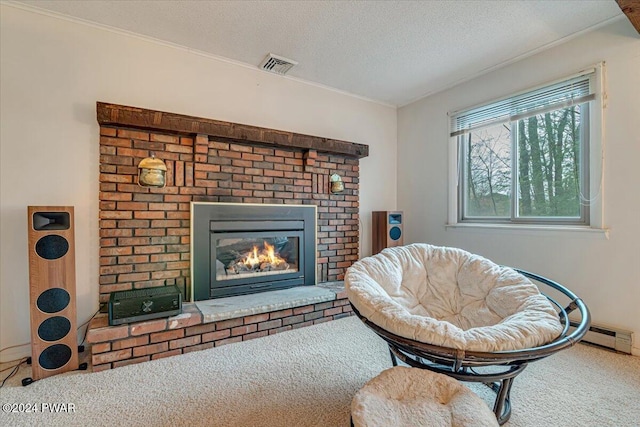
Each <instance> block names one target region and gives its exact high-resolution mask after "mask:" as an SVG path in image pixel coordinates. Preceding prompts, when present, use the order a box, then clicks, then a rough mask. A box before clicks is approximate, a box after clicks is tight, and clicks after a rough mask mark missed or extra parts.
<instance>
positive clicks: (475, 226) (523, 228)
mask: <svg viewBox="0 0 640 427" xmlns="http://www.w3.org/2000/svg"><path fill="white" fill-rule="evenodd" d="M444 227H445V229H447V230H448V229H466V230H479V231H480V230H503V231H509V232H514V231H515V232H524V233H525V234H531V235H536V234H540V233H542V234H553V233H565V232H567V233H584V234H589V235H594V236H602V237H604V238H605V239H607V240H608V239H609V229H608V228H592V227H584V226H576V225H574V226H571V225H532V224H485V223H455V224H445V226H444Z"/></svg>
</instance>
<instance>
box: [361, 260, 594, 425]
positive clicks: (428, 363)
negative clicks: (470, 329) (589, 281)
mask: <svg viewBox="0 0 640 427" xmlns="http://www.w3.org/2000/svg"><path fill="white" fill-rule="evenodd" d="M515 270H516V271H517V272H519V273H520V274H522V275H524V276H525V277H527V278H529V279H532V280H534V281H536V282H539V283H542V284H544V285H547V286H549V287H551V288H553V289H555V290H556V291H558V292H560V293H561V294H563V295H564V296H566V297H567V298H569V300H570V302H569V304H568V305H567V306H566V307H563V306H562V305H561V304H559V303H558V302H557V301H556V300H554V299H553V298H551V297H549V296H548V295H546V294H545V296H546V297H547V299H549V301H550V302H551V303H552V304H553V305H554V306H556V307H557V311H558V316H559V318H560V322H561V323H562V324H563V325H564V328H563V331H562V333H561V334H560V335H559V336H558V337H557V338H556V339H555V340H553V341H552V342H550V343H547V344H545V345H542V346H539V347H534V348H526V349H521V350H511V351H498V352H478V351H466V350H459V349H454V348H448V347H441V346H436V345H432V344H426V343H423V342H419V341H415V340H411V339H408V338H404V337H401V336H398V335H395V334H393V333H391V332H389V331H387V330H385V329H382V328H381V327H379V326H378V325H376V324H375V323H373V322H371V321H370V320H369V319H367V318H365V317H364V316H362V315H361V314H360V312H358V310H357V309H356V308H355V307H353V305H352V307H353V311H354V312H355V314H356V315H357V316H358V317H359V318H360V320H362V321H363V322H364V324H365V325H367V326H368V327H369V328H371V329H372V330H373V331H374V332H375V333H376V334H378V335H379V336H380V337H381V338H383V339H384V340H385V341H386V342H387V343H388V344H389V352H390V354H391V361H392V363H393V366H397V365H398V360H401V361H402V362H404V363H405V364H407V365H409V366H411V367H415V368H421V369H428V370H430V371H433V372H437V373H441V374H445V375H448V376H450V377H453V378H455V379H457V380H459V381H469V382H480V383H483V384H485V385H487V386H488V387H489V388H491V389H492V390H493V391H494V392H495V393H496V399H495V402H494V406H493V412H494V414H495V415H496V419H497V420H498V423H499V424H500V425H502V424H504V423H506V422H507V421H508V420H509V417H510V416H511V398H510V393H511V387H512V386H513V381H514V379H515V377H516V376H517V375H518V374H520V373H521V372H522V371H524V369H525V368H526V367H527V364H528V363H530V362H534V361H536V360H540V359H543V358H545V357H547V356H550V355H552V354H554V353H557V352H558V351H560V350H564V349H566V348H568V347H571V346H573V345H574V344H576V343H577V342H578V341H580V340H581V339H582V337H584V335H585V334H586V333H587V331H588V330H589V325H590V323H591V315H590V314H589V309H588V308H587V306H586V305H585V304H584V303H583V302H582V300H581V299H580V298H578V297H577V296H576V295H575V294H574V293H573V292H571V291H570V290H569V289H567V288H566V287H564V286H562V285H560V284H559V283H557V282H554V281H553V280H549V279H547V278H545V277H542V276H539V275H537V274H533V273H529V272H527V271H523V270H518V269H515ZM576 309H577V310H578V311H579V312H580V321H579V322H571V321H570V320H569V317H568V315H569V313H571V312H573V311H574V310H576ZM569 326H573V327H575V329H574V330H573V331H572V332H571V333H569Z"/></svg>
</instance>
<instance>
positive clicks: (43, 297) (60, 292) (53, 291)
mask: <svg viewBox="0 0 640 427" xmlns="http://www.w3.org/2000/svg"><path fill="white" fill-rule="evenodd" d="M70 301H71V295H69V292H67V291H66V290H65V289H62V288H50V289H47V290H46V291H44V292H43V293H41V294H40V296H39V297H38V300H37V301H36V306H37V307H38V309H40V310H41V311H43V312H45V313H57V312H59V311H61V310H64V309H65V308H67V306H68V305H69V302H70Z"/></svg>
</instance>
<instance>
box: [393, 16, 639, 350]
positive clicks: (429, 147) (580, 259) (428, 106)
mask: <svg viewBox="0 0 640 427" xmlns="http://www.w3.org/2000/svg"><path fill="white" fill-rule="evenodd" d="M602 60H605V61H606V64H607V80H608V91H607V93H608V108H607V109H606V110H605V120H606V124H605V126H606V128H605V134H606V138H605V144H606V147H605V151H606V152H605V176H604V183H605V184H604V215H605V217H604V223H605V226H607V227H609V228H610V236H609V239H607V238H606V237H605V236H604V234H594V233H577V232H532V231H528V232H524V231H521V232H517V231H506V230H479V229H474V230H469V229H460V228H448V229H446V228H445V224H446V222H447V191H448V190H447V185H448V184H447V176H448V169H447V159H448V151H447V147H448V141H449V139H448V118H447V112H449V111H455V110H458V109H461V108H464V107H467V106H472V105H474V104H478V103H481V102H484V101H489V100H493V99H495V98H498V97H501V96H505V95H509V94H510V93H514V92H517V91H520V90H523V89H527V88H529V87H533V86H535V85H538V84H542V83H545V82H548V81H552V80H554V79H556V78H561V77H563V76H567V75H570V74H572V73H574V72H577V71H579V70H581V69H582V68H586V67H587V66H589V65H592V64H595V63H596V62H598V61H602ZM639 159H640V37H639V36H638V33H637V32H636V31H635V30H634V29H633V27H632V26H631V24H630V23H629V22H628V21H627V20H626V19H623V20H617V21H615V22H613V23H611V24H609V25H607V26H605V27H602V28H600V29H597V30H594V31H592V32H589V33H586V34H583V35H581V36H579V37H577V38H574V39H572V40H569V41H568V42H566V43H564V44H562V45H559V46H556V47H553V48H551V49H549V50H546V51H544V52H542V53H539V54H537V55H535V56H532V57H529V58H526V59H524V60H521V61H519V62H517V63H514V64H511V65H509V66H507V67H504V68H502V69H499V70H497V71H493V72H491V73H489V74H486V75H483V76H481V77H478V78H475V79H473V80H471V81H468V82H466V83H463V84H460V85H458V86H456V87H454V88H452V89H449V90H446V91H444V92H441V93H438V94H435V95H433V96H430V97H428V98H425V99H422V100H420V101H417V102H415V103H413V104H411V105H408V106H405V107H403V108H401V109H399V111H398V165H399V167H398V189H399V190H398V208H399V209H403V210H404V211H405V221H406V228H405V236H406V237H407V238H408V239H410V241H411V242H430V243H433V244H437V245H446V246H456V247H461V248H464V249H467V250H469V251H471V252H475V253H479V254H482V255H484V256H486V257H488V258H490V259H493V260H494V261H496V262H498V263H502V264H506V265H511V266H515V267H520V268H523V269H525V270H530V271H533V272H537V273H540V274H542V275H546V276H548V277H550V278H552V279H555V280H557V281H559V282H560V283H563V284H565V285H566V286H568V287H569V288H570V289H572V290H573V291H574V292H575V293H577V294H578V296H580V297H582V298H583V300H584V301H585V302H586V304H587V305H588V306H589V308H590V310H591V314H592V316H593V321H594V322H597V323H603V324H606V325H611V326H615V327H621V328H625V329H629V330H632V331H634V332H635V343H634V347H635V349H634V352H635V353H638V354H640V190H639V189H638V186H639V185H640V167H639V166H638V161H639Z"/></svg>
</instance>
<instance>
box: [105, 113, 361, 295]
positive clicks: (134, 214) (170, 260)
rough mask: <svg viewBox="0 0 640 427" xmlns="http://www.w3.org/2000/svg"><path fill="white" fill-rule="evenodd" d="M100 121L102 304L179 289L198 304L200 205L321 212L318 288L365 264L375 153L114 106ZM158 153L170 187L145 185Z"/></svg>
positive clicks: (335, 143) (285, 134)
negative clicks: (334, 185) (196, 211)
mask: <svg viewBox="0 0 640 427" xmlns="http://www.w3.org/2000/svg"><path fill="white" fill-rule="evenodd" d="M98 122H99V123H100V279H99V280H100V302H101V303H104V302H107V301H108V298H109V295H110V293H111V292H114V291H120V290H129V289H139V288H146V287H153V286H166V285H174V284H175V285H178V287H179V288H180V289H181V290H182V291H183V294H184V296H185V297H186V299H188V297H189V295H190V293H191V292H190V286H191V280H190V254H189V252H190V236H189V227H190V213H189V211H190V203H191V202H231V203H264V204H283V205H284V204H306V205H316V206H317V212H318V218H317V278H318V282H319V283H322V282H330V281H335V280H341V279H342V277H343V275H344V272H345V270H346V268H348V267H349V266H350V265H351V264H352V263H353V262H354V261H355V260H357V258H358V245H359V232H358V230H359V213H358V184H359V180H358V176H359V173H358V172H359V158H361V157H364V156H366V155H367V154H368V147H367V146H366V145H362V144H355V143H350V142H345V141H337V140H329V139H326V138H319V137H312V136H308V135H300V134H294V133H290V132H283V131H276V130H272V129H263V128H257V127H253V126H246V125H239V124H234V123H227V122H220V121H214V120H209V119H200V118H195V117H189V116H183V115H178V114H172V113H163V112H158V111H152V110H145V109H140V108H133V107H124V106H119V105H113V104H104V103H98ZM152 153H153V154H155V156H156V157H157V158H159V159H162V160H163V161H164V162H165V164H166V165H167V168H168V171H167V185H166V186H165V187H164V188H149V187H140V186H138V185H137V174H138V168H137V165H138V164H139V162H140V161H141V160H142V159H144V158H146V157H149V156H150V155H151V154H152ZM333 173H337V174H338V175H340V176H341V177H342V180H343V182H344V191H343V192H341V193H339V194H332V193H331V192H330V182H329V176H330V175H331V174H333Z"/></svg>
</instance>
